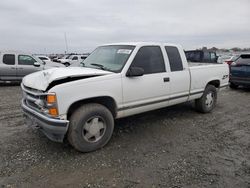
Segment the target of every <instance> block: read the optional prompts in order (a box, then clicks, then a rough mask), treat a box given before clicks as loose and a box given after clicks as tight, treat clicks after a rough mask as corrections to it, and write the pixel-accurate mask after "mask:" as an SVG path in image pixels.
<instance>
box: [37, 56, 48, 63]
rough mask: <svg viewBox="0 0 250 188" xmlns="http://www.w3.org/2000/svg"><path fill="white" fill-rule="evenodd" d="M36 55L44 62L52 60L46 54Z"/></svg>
mask: <svg viewBox="0 0 250 188" xmlns="http://www.w3.org/2000/svg"><path fill="white" fill-rule="evenodd" d="M36 57H38V58H39V59H41V60H42V61H44V62H50V61H51V59H50V58H49V57H47V56H45V55H36Z"/></svg>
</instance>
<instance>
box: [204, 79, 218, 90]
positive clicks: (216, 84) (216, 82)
mask: <svg viewBox="0 0 250 188" xmlns="http://www.w3.org/2000/svg"><path fill="white" fill-rule="evenodd" d="M207 85H213V86H214V87H216V88H217V89H218V88H220V80H219V79H215V80H211V81H209V82H208V83H207ZM207 85H206V86H207Z"/></svg>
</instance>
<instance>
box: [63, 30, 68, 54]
mask: <svg viewBox="0 0 250 188" xmlns="http://www.w3.org/2000/svg"><path fill="white" fill-rule="evenodd" d="M64 40H65V46H66V53H68V51H69V49H68V41H67V36H66V32H64Z"/></svg>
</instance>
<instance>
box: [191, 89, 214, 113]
mask: <svg viewBox="0 0 250 188" xmlns="http://www.w3.org/2000/svg"><path fill="white" fill-rule="evenodd" d="M207 97H209V98H207ZM216 102H217V89H216V87H215V86H213V85H207V87H206V88H205V91H204V93H203V95H202V97H201V98H199V99H196V100H195V108H196V110H197V111H198V112H201V113H209V112H211V111H212V110H213V109H214V107H215V106H216Z"/></svg>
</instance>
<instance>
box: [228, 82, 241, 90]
mask: <svg viewBox="0 0 250 188" xmlns="http://www.w3.org/2000/svg"><path fill="white" fill-rule="evenodd" d="M229 87H230V88H231V89H237V88H238V87H239V86H238V85H236V84H234V83H232V82H230V84H229Z"/></svg>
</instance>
